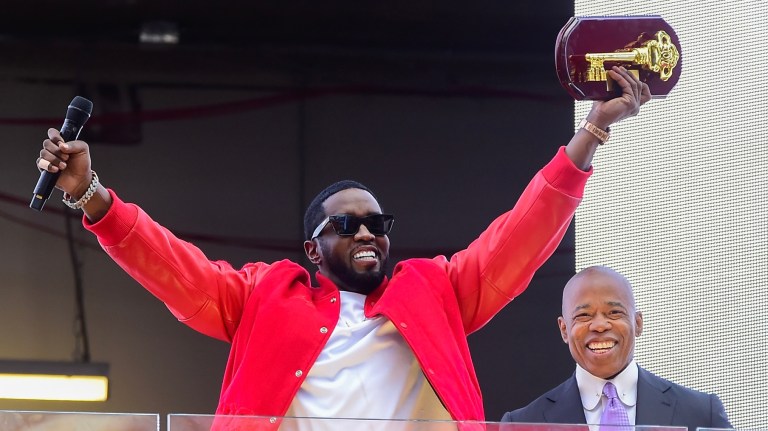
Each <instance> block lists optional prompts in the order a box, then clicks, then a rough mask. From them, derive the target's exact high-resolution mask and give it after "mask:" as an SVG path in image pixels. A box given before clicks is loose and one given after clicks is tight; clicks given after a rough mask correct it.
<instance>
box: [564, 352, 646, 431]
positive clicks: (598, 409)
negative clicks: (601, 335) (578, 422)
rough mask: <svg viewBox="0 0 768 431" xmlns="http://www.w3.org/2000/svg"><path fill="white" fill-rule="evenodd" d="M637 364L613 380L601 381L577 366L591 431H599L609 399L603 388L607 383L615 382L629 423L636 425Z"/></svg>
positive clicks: (628, 367)
mask: <svg viewBox="0 0 768 431" xmlns="http://www.w3.org/2000/svg"><path fill="white" fill-rule="evenodd" d="M637 374H638V371H637V364H636V363H635V360H634V359H633V360H632V362H630V363H629V365H627V368H625V369H624V371H622V372H620V373H619V374H618V375H617V376H616V377H614V378H613V379H611V380H605V379H601V378H600V377H595V376H593V375H592V374H590V373H589V372H588V371H587V370H585V369H584V368H582V367H581V366H580V365H578V364H576V383H577V384H578V385H579V394H581V405H582V406H583V407H584V417H585V418H586V419H587V423H588V424H590V430H592V431H594V430H597V428H598V427H597V425H598V424H600V416H601V415H602V414H603V408H604V407H605V404H606V403H607V402H608V399H607V398H606V397H605V396H603V386H605V383H606V382H609V381H610V382H613V384H614V385H615V386H616V392H617V394H618V395H619V399H620V400H621V403H622V404H624V408H626V409H627V416H628V417H629V423H630V424H632V425H634V424H635V416H636V413H637Z"/></svg>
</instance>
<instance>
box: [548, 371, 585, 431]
mask: <svg viewBox="0 0 768 431" xmlns="http://www.w3.org/2000/svg"><path fill="white" fill-rule="evenodd" d="M547 398H548V399H549V400H550V401H551V402H552V404H551V405H550V406H549V408H548V409H546V410H545V411H544V412H543V413H544V418H545V419H546V421H547V422H549V423H561V424H583V423H586V421H587V420H586V417H585V416H584V406H582V405H581V395H579V386H578V384H577V383H576V377H575V376H571V378H570V379H568V380H566V381H565V383H564V384H563V385H562V386H561V390H559V391H552V392H551V393H550V394H549V395H547Z"/></svg>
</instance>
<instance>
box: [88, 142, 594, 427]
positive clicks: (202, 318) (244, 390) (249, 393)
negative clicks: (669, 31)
mask: <svg viewBox="0 0 768 431" xmlns="http://www.w3.org/2000/svg"><path fill="white" fill-rule="evenodd" d="M590 174H591V170H590V171H589V172H584V171H581V170H579V169H578V168H576V167H575V166H574V165H573V164H572V163H571V161H570V159H568V157H567V156H566V155H565V153H564V150H563V148H561V149H560V151H559V152H558V154H557V155H556V156H555V158H554V159H553V160H552V161H551V162H550V163H549V164H548V165H547V166H545V167H544V168H543V169H542V170H541V171H540V172H539V173H537V174H536V176H535V177H534V178H533V180H532V181H531V183H530V184H529V185H528V187H527V188H526V190H525V191H524V192H523V194H522V196H521V197H520V199H519V201H518V203H517V204H516V205H515V208H514V209H512V210H511V211H509V212H507V213H505V214H502V215H501V216H500V217H498V218H497V219H496V220H495V221H493V223H492V224H491V225H490V226H489V227H488V228H487V229H486V231H485V232H483V233H482V234H481V235H480V237H479V238H478V239H476V240H475V241H473V242H472V244H470V245H469V247H467V248H466V249H465V250H462V251H460V252H458V253H456V254H454V255H453V256H452V257H451V259H450V260H448V259H446V258H445V257H443V256H438V257H435V258H433V259H409V260H406V261H403V262H400V263H399V264H397V265H396V267H395V268H394V271H393V274H392V278H391V279H389V280H385V281H384V283H382V285H381V286H380V287H378V288H377V290H376V291H375V292H373V293H372V294H370V295H369V297H368V299H367V301H366V304H365V313H366V315H367V316H373V315H377V314H381V315H384V316H386V317H387V318H389V319H390V320H391V321H392V323H393V324H394V325H395V326H396V327H397V328H398V329H399V330H400V333H401V334H402V336H403V338H404V339H405V341H406V342H407V343H408V345H409V346H410V347H411V349H412V350H413V353H414V355H415V356H416V358H417V360H418V361H419V364H420V365H421V368H422V370H423V371H424V374H425V376H426V377H427V379H428V380H429V381H430V383H431V384H432V387H433V388H434V390H435V392H436V393H437V395H438V397H439V398H440V400H441V401H442V402H443V404H444V405H445V407H446V409H447V410H448V412H449V413H450V414H451V416H452V417H453V419H454V420H484V419H485V418H484V413H483V400H482V396H481V393H480V387H479V384H478V381H477V377H476V375H475V371H474V366H473V365H472V359H471V358H470V353H469V347H468V345H467V339H466V337H467V335H468V334H470V333H471V332H473V331H476V330H477V329H479V328H481V327H482V326H483V325H485V324H486V323H487V322H488V320H490V319H491V317H493V316H494V315H495V314H496V313H497V312H498V311H499V310H501V308H502V307H504V305H506V304H507V303H509V301H511V300H512V299H513V298H514V297H516V296H517V295H519V294H520V293H521V292H522V291H523V290H525V288H526V287H527V286H528V283H529V282H530V280H531V278H532V277H533V274H534V272H535V271H536V270H537V269H538V268H539V267H540V266H541V265H542V264H543V263H544V261H546V259H547V258H549V256H550V255H551V254H552V253H553V252H554V251H555V249H556V247H557V245H558V244H559V243H560V240H561V239H562V237H563V234H564V233H565V230H566V229H567V227H568V225H569V223H570V220H571V218H572V216H573V213H574V211H575V210H576V207H577V206H578V204H579V202H580V200H581V196H582V192H583V188H584V185H585V183H586V180H587V178H588V177H589V176H590ZM110 193H112V198H113V199H114V203H113V205H112V207H111V208H110V210H109V212H108V213H107V215H106V216H105V217H104V218H103V219H102V220H100V221H99V222H97V223H94V224H88V223H87V220H85V219H84V222H85V225H86V228H88V229H89V230H91V231H92V232H94V233H95V234H96V235H97V236H98V239H99V242H100V244H101V245H102V247H103V248H104V250H105V251H106V252H107V253H108V254H109V255H110V256H111V257H112V258H113V259H114V260H115V261H116V262H117V263H118V265H120V266H121V267H122V268H123V269H124V270H125V271H127V272H128V273H129V274H130V275H131V276H132V277H133V278H135V279H136V280H137V281H138V282H139V283H141V284H142V285H143V286H144V287H145V288H146V289H147V290H149V291H150V292H151V293H152V294H154V295H155V296H157V297H158V298H159V299H160V300H162V301H163V302H164V303H165V304H166V305H167V306H168V308H169V309H170V310H171V312H172V313H173V314H174V315H175V316H176V317H177V318H178V319H179V320H180V321H182V322H184V323H185V324H187V325H189V326H190V327H192V328H194V329H196V330H198V331H200V332H202V333H203V334H206V335H209V336H211V337H215V338H218V339H221V340H225V341H228V342H230V343H231V344H232V347H231V351H230V355H229V360H228V362H227V368H226V371H225V374H224V381H223V384H222V389H221V397H220V400H219V406H218V409H217V413H218V414H245V415H266V416H283V415H284V414H285V412H286V411H287V410H288V407H289V405H290V404H291V401H292V400H293V398H294V396H295V394H296V393H297V392H298V390H299V386H301V384H302V382H303V381H304V378H305V377H306V376H307V372H308V371H309V369H310V368H311V367H312V364H313V363H314V362H315V359H316V358H317V357H318V355H319V354H320V352H321V350H322V349H323V347H324V346H325V343H326V342H327V340H328V338H329V337H330V335H331V332H332V330H333V328H334V327H335V325H336V321H337V319H338V317H339V292H338V289H337V288H336V286H335V285H334V284H333V283H332V282H331V281H330V280H328V279H327V278H325V277H323V276H322V275H320V274H317V279H318V282H319V284H320V285H319V286H317V287H312V286H311V285H310V283H311V281H310V275H309V273H308V272H307V271H306V270H305V269H304V268H303V267H301V266H300V265H298V264H296V263H293V262H291V261H287V260H283V261H279V262H275V263H272V264H267V263H250V264H247V265H245V266H244V267H243V268H241V269H239V270H236V269H234V268H233V267H232V266H231V265H230V264H228V263H227V262H223V261H210V260H208V258H206V257H205V255H203V253H202V252H201V251H200V250H199V249H198V248H196V247H195V246H193V245H192V244H189V243H187V242H184V241H181V240H179V239H178V238H176V237H175V236H173V234H171V233H170V232H169V231H168V230H166V229H165V228H163V227H162V226H160V225H158V224H157V223H155V222H154V221H152V219H150V218H149V216H148V215H147V214H146V213H144V212H143V211H142V210H141V209H140V208H139V207H138V206H136V205H133V204H127V203H124V202H122V201H121V200H120V199H119V198H118V197H117V196H116V195H115V194H114V192H112V191H110ZM323 328H325V329H323ZM384 419H387V418H384Z"/></svg>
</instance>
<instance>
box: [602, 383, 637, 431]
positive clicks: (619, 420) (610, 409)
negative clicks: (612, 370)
mask: <svg viewBox="0 0 768 431" xmlns="http://www.w3.org/2000/svg"><path fill="white" fill-rule="evenodd" d="M603 395H605V396H606V397H607V398H608V402H607V403H606V404H605V408H604V409H603V415H602V416H600V425H601V426H600V431H604V430H605V431H611V430H621V429H622V428H617V427H616V426H631V424H630V423H629V416H627V410H626V409H625V408H624V404H622V403H621V400H620V399H619V397H618V395H616V386H614V385H613V383H611V382H608V383H606V384H605V386H603ZM602 425H614V426H607V427H603V426H602ZM624 429H626V428H624Z"/></svg>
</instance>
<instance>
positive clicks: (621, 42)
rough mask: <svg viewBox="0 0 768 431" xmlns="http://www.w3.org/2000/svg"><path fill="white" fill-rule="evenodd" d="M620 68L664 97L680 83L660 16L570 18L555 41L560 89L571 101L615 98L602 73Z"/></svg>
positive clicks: (676, 47) (677, 55)
mask: <svg viewBox="0 0 768 431" xmlns="http://www.w3.org/2000/svg"><path fill="white" fill-rule="evenodd" d="M614 65H617V66H624V67H625V68H627V69H628V70H630V71H631V72H632V73H635V74H636V76H639V78H640V80H641V81H643V82H645V83H646V84H648V87H649V88H650V90H651V97H653V98H664V97H666V96H667V94H669V92H670V91H671V90H672V88H673V87H674V86H675V84H676V83H677V80H678V79H679V78H680V69H681V67H682V56H681V51H680V41H679V40H678V38H677V34H675V31H674V30H673V29H672V27H670V26H669V24H667V22H666V21H664V20H663V19H662V18H661V17H660V16H657V15H648V16H590V17H572V18H571V19H570V20H568V22H567V23H566V24H565V26H564V27H563V28H562V30H560V33H559V34H558V35H557V41H556V42H555V69H556V71H557V77H558V78H559V80H560V84H561V85H562V86H563V88H565V90H566V91H568V93H569V94H570V95H571V96H572V97H573V98H574V99H576V100H607V99H611V98H613V97H616V96H618V95H620V94H621V88H619V86H618V85H614V82H613V81H612V80H611V79H610V77H608V76H606V74H605V70H609V69H610V68H611V67H612V66H614Z"/></svg>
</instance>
